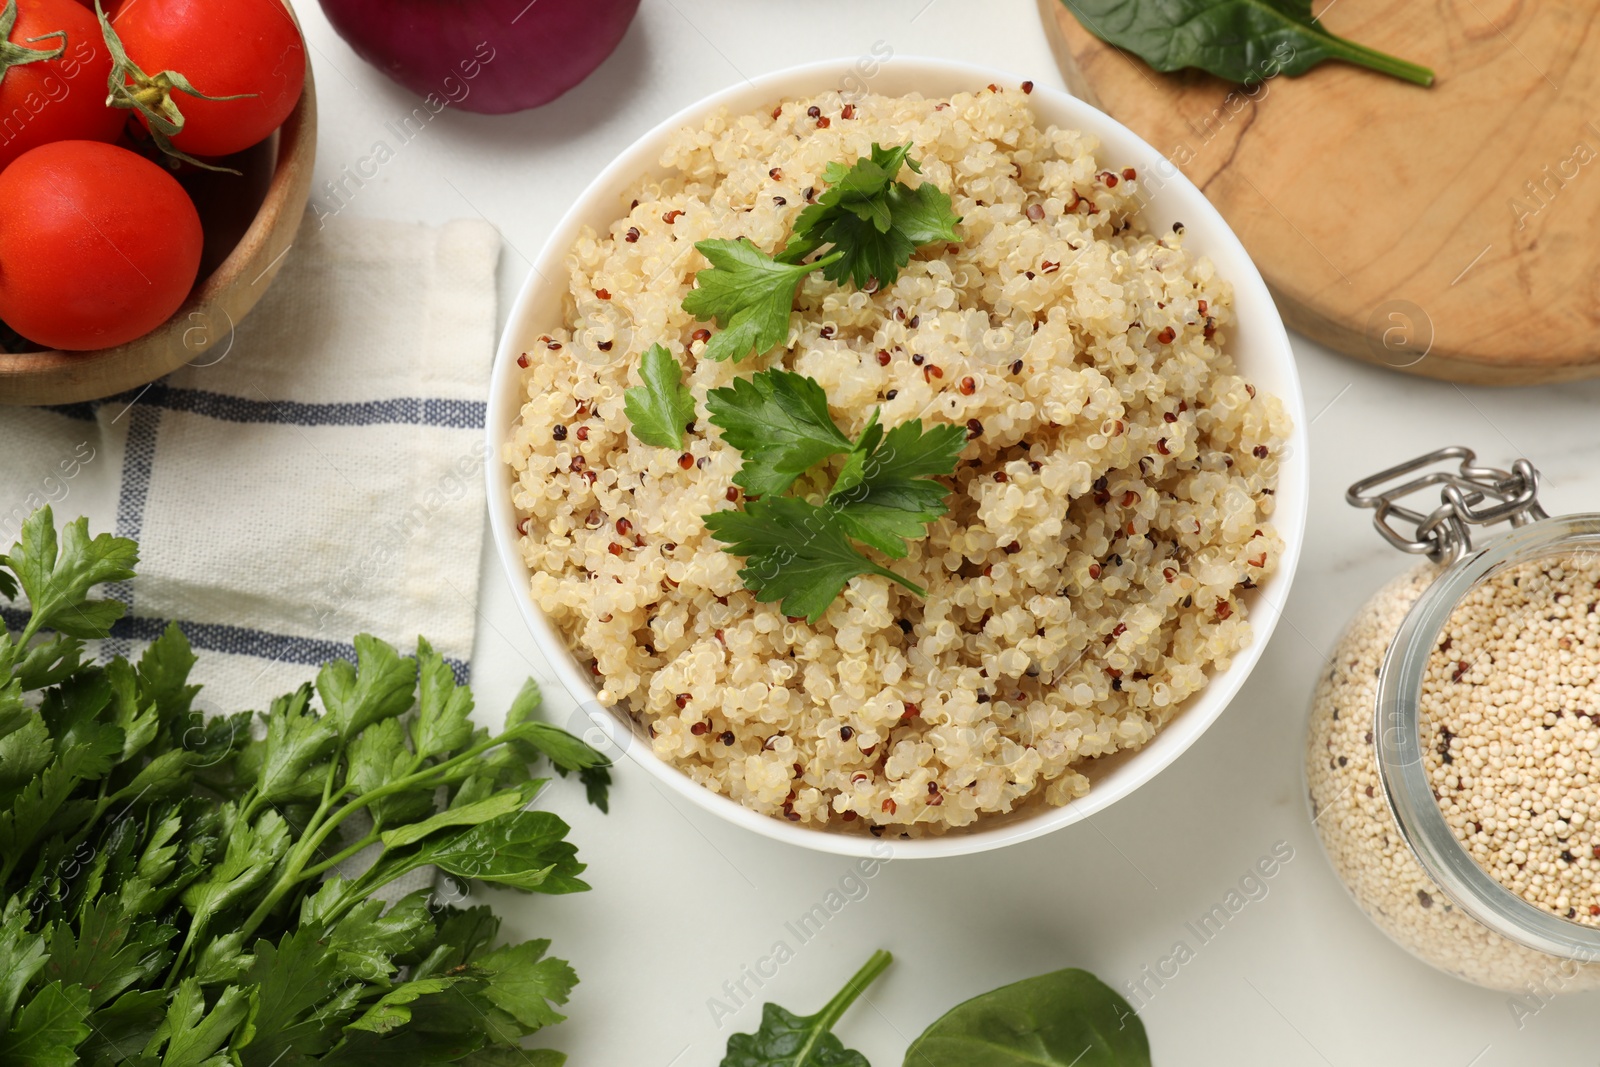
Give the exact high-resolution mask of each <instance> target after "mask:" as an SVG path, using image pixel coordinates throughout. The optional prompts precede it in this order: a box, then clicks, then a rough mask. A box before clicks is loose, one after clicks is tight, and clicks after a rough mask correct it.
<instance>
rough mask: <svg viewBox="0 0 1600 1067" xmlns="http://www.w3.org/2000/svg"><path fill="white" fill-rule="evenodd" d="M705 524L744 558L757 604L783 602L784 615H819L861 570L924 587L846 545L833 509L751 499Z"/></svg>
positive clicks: (783, 500)
mask: <svg viewBox="0 0 1600 1067" xmlns="http://www.w3.org/2000/svg"><path fill="white" fill-rule="evenodd" d="M705 522H706V529H708V530H710V531H711V535H712V536H713V537H715V538H716V539H717V540H719V541H726V542H727V543H728V547H727V548H726V549H725V550H724V551H727V552H731V553H733V554H734V555H738V556H743V557H745V561H746V566H745V567H744V568H743V569H741V570H740V571H739V577H740V578H742V579H744V584H745V588H747V589H749V590H751V591H752V592H754V593H755V595H756V599H757V600H759V601H761V602H762V603H764V604H765V603H771V602H772V601H775V600H781V601H782V602H783V613H784V614H785V615H795V616H799V615H804V616H805V617H806V620H807V621H808V622H813V623H814V622H816V621H817V620H818V619H820V618H822V615H823V613H824V612H825V611H827V610H828V605H829V604H831V603H833V598H834V597H836V596H838V595H839V594H840V593H842V592H843V591H844V587H845V583H846V582H848V581H850V579H852V578H854V577H856V576H857V575H860V574H881V575H883V576H884V577H885V578H889V579H892V580H893V581H896V582H899V583H900V584H901V585H903V586H905V587H906V588H907V589H909V590H911V591H912V592H913V593H916V594H917V595H918V596H925V595H926V592H927V591H926V590H924V589H923V588H922V587H921V586H919V585H916V584H914V583H912V582H909V581H907V580H906V579H904V578H902V577H900V576H899V575H898V574H896V573H895V572H894V571H891V570H889V569H888V568H886V567H880V566H878V565H877V564H876V563H874V562H872V561H871V560H870V559H868V558H867V557H866V556H863V555H862V554H861V553H860V552H857V551H856V550H855V548H854V547H852V546H851V544H850V540H849V538H847V537H846V536H845V533H844V529H843V528H842V527H841V526H840V525H839V523H838V520H837V518H836V517H835V515H834V512H833V510H832V509H830V508H828V507H826V506H819V505H816V504H808V503H806V502H805V501H804V500H798V499H796V498H794V497H791V496H778V497H771V498H766V497H763V498H762V499H760V500H754V501H751V502H750V503H748V504H746V505H745V508H744V510H743V511H718V512H714V513H712V514H710V515H707V516H706V517H705Z"/></svg>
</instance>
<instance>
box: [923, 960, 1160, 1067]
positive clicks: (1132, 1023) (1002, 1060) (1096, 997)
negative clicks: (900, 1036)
mask: <svg viewBox="0 0 1600 1067" xmlns="http://www.w3.org/2000/svg"><path fill="white" fill-rule="evenodd" d="M905 1067H1150V1042H1149V1041H1148V1040H1147V1039H1146V1037H1145V1033H1144V1024H1143V1023H1141V1022H1140V1021H1139V1016H1138V1015H1136V1014H1135V1013H1134V1010H1133V1008H1132V1007H1130V1006H1129V1004H1128V1002H1127V1001H1126V1000H1123V999H1122V998H1121V997H1120V996H1118V995H1117V994H1116V993H1115V992H1114V991H1113V990H1112V989H1111V987H1109V986H1107V985H1106V984H1105V983H1104V982H1102V981H1100V980H1099V979H1098V978H1096V977H1095V976H1094V975H1092V974H1090V973H1089V972H1088V971H1080V970H1077V969H1075V968H1072V969H1068V970H1064V971H1054V972H1052V973H1050V974H1045V975H1040V976H1039V977H1038V978H1028V979H1025V980H1023V981H1021V982H1013V983H1012V984H1010V985H1006V986H1001V987H1000V988H999V989H996V990H993V991H991V992H988V993H984V994H983V995H982V996H977V997H973V998H972V999H971V1000H968V1001H965V1002H963V1003H961V1004H957V1005H956V1006H955V1007H953V1008H951V1009H950V1010H949V1011H947V1012H945V1013H944V1014H943V1015H941V1016H940V1017H939V1018H938V1019H936V1020H934V1023H933V1025H932V1026H929V1027H928V1028H927V1029H926V1030H924V1031H923V1032H922V1036H921V1037H919V1038H917V1039H916V1040H915V1041H914V1042H912V1043H911V1047H910V1048H909V1049H907V1050H906V1058H905Z"/></svg>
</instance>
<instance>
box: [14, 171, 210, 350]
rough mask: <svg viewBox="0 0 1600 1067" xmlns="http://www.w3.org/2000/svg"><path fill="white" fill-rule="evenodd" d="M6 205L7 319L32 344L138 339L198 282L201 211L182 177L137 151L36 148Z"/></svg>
mask: <svg viewBox="0 0 1600 1067" xmlns="http://www.w3.org/2000/svg"><path fill="white" fill-rule="evenodd" d="M0 204H4V205H5V210H4V211H0V319H3V320H5V322H6V323H7V325H9V326H10V327H11V328H12V329H13V330H16V331H17V332H18V333H20V334H21V335H22V336H24V337H26V338H27V339H28V340H30V341H34V342H36V343H38V344H42V345H45V346H47V347H50V348H61V349H66V350H68V351H81V350H85V349H92V348H109V347H111V346H112V345H120V344H123V343H124V342H127V341H132V340H133V339H134V338H136V337H142V336H144V335H145V334H147V333H149V332H150V331H151V330H153V329H155V328H156V327H157V326H159V325H161V324H162V323H163V322H165V321H166V320H167V319H168V318H169V317H171V315H172V313H173V312H174V311H177V310H178V305H179V304H182V303H183V299H184V297H186V296H188V295H189V290H190V289H191V288H192V287H193V286H194V279H195V274H196V273H197V271H198V270H199V267H200V244H201V237H200V215H199V213H198V212H196V211H195V209H194V205H193V204H192V203H190V202H189V197H188V195H187V194H186V193H184V191H183V187H182V186H180V185H179V184H178V180H177V179H176V178H174V177H173V176H172V175H170V174H168V173H167V172H166V171H164V170H162V169H161V168H160V167H159V166H157V165H156V164H154V163H152V162H150V161H149V160H148V159H145V158H144V157H143V156H139V155H136V154H135V153H133V152H130V151H128V150H127V149H126V148H118V147H117V146H116V145H109V144H102V143H100V142H99V141H56V142H54V143H52V144H47V145H42V146H40V147H39V148H35V149H34V150H33V151H31V152H28V153H26V154H24V155H23V156H21V157H20V158H18V159H17V161H16V162H15V163H13V164H11V166H9V167H7V168H6V169H5V170H4V171H0Z"/></svg>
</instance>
